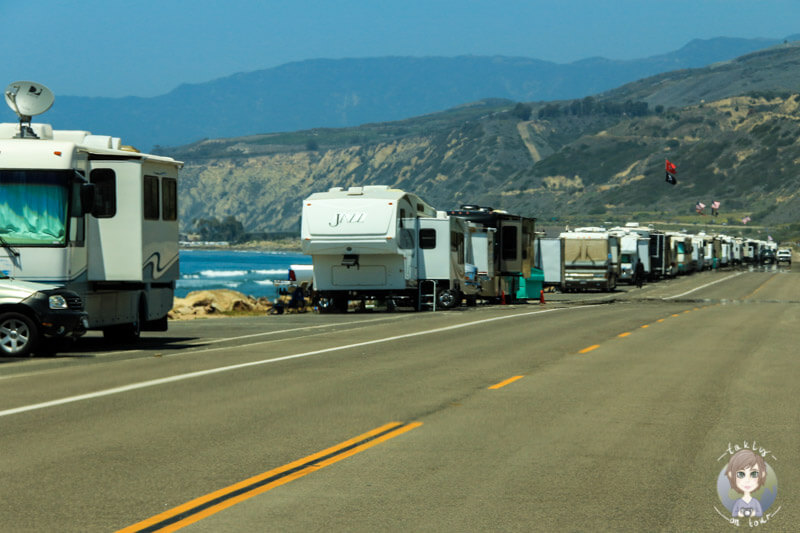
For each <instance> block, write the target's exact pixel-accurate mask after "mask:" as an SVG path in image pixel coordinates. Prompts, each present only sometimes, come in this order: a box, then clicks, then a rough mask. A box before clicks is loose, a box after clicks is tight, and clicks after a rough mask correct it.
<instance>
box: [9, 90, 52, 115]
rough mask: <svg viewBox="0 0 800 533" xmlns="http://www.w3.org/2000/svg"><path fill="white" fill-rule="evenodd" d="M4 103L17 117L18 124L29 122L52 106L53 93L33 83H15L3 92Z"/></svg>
mask: <svg viewBox="0 0 800 533" xmlns="http://www.w3.org/2000/svg"><path fill="white" fill-rule="evenodd" d="M5 96H6V103H7V104H8V107H10V108H11V109H12V110H13V111H14V112H15V113H16V114H17V116H19V120H20V122H30V121H31V117H32V116H34V115H41V114H42V113H44V112H45V111H47V110H48V109H50V107H51V106H52V105H53V102H54V101H55V99H56V97H55V96H54V95H53V91H51V90H50V89H48V88H47V87H45V86H44V85H42V84H41V83H36V82H33V81H15V82H13V83H10V84H9V85H8V87H6V90H5Z"/></svg>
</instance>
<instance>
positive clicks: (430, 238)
mask: <svg viewBox="0 0 800 533" xmlns="http://www.w3.org/2000/svg"><path fill="white" fill-rule="evenodd" d="M419 247H420V248H421V249H423V250H432V249H433V248H436V230H435V229H433V228H424V229H421V230H419Z"/></svg>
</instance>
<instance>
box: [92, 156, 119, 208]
mask: <svg viewBox="0 0 800 533" xmlns="http://www.w3.org/2000/svg"><path fill="white" fill-rule="evenodd" d="M89 181H90V182H91V183H94V187H95V192H96V194H95V199H94V207H93V208H92V215H94V216H95V217H97V218H111V217H113V216H114V215H116V214H117V184H116V181H117V176H116V174H115V173H114V171H113V170H111V169H110V168H96V169H94V170H92V172H91V173H90V174H89Z"/></svg>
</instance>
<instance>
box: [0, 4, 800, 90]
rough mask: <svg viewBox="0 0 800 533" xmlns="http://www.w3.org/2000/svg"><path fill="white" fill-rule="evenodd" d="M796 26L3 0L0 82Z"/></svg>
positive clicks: (564, 13)
mask: <svg viewBox="0 0 800 533" xmlns="http://www.w3.org/2000/svg"><path fill="white" fill-rule="evenodd" d="M796 33H800V1H798V0H549V1H540V0H528V1H524V0H397V1H395V0H328V1H325V0H280V1H276V0H213V1H210V0H159V1H154V0H128V1H125V2H122V1H118V0H80V1H68V0H61V1H58V0H38V1H27V0H0V45H2V48H1V49H2V60H0V74H2V77H0V86H5V85H6V84H7V83H10V82H11V81H16V80H26V79H27V80H35V81H39V82H41V83H44V84H45V85H47V86H49V87H50V88H51V89H52V90H53V91H54V92H55V93H56V96H58V95H59V94H61V95H77V96H114V97H118V96H126V95H135V96H155V95H159V94H164V93H167V92H169V91H170V90H172V89H173V88H175V87H177V86H178V85H180V84H181V83H199V82H204V81H209V80H212V79H216V78H220V77H224V76H228V75H230V74H234V73H236V72H247V71H254V70H260V69H264V68H270V67H275V66H278V65H281V64H284V63H288V62H291V61H300V60H304V59H313V58H322V57H324V58H334V59H335V58H345V57H376V56H385V55H397V56H456V55H464V54H472V55H506V56H524V57H534V58H538V59H545V60H550V61H554V62H557V63H568V62H571V61H575V60H578V59H583V58H586V57H592V56H603V57H607V58H610V59H632V58H637V57H647V56H651V55H656V54H661V53H665V52H669V51H672V50H676V49H678V48H680V47H682V46H683V45H685V44H686V43H687V42H689V41H690V40H692V39H695V38H701V39H708V38H712V37H720V36H725V37H744V38H756V37H764V38H773V39H779V38H784V37H786V36H788V35H792V34H796Z"/></svg>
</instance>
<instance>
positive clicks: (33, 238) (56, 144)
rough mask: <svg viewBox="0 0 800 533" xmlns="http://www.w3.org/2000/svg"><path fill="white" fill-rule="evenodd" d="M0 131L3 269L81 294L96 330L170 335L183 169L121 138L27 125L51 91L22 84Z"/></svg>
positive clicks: (14, 88) (11, 94)
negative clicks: (15, 119) (9, 120)
mask: <svg viewBox="0 0 800 533" xmlns="http://www.w3.org/2000/svg"><path fill="white" fill-rule="evenodd" d="M5 96H6V101H7V103H9V105H10V106H11V108H12V109H14V110H15V111H16V112H17V114H18V115H19V117H20V123H19V124H0V237H2V248H0V270H4V271H6V272H8V275H9V276H10V277H12V278H17V279H21V280H26V281H36V282H44V283H48V284H51V285H56V286H62V287H66V288H67V289H71V290H73V291H75V292H77V293H78V294H79V295H80V297H81V298H82V299H83V301H84V303H85V309H86V311H87V313H88V315H89V323H88V326H89V328H90V329H101V330H103V333H104V334H105V336H107V337H112V338H122V339H128V340H130V339H134V338H137V337H138V336H139V332H140V331H141V330H143V329H144V330H161V331H163V330H166V329H167V312H168V311H169V310H170V309H171V308H172V299H173V294H174V288H175V281H176V280H177V279H178V278H179V268H178V203H177V202H178V199H177V191H178V171H179V169H180V168H181V167H182V163H181V162H179V161H175V160H174V159H171V158H169V157H162V156H156V155H150V154H145V153H141V152H139V151H137V150H136V149H134V148H132V147H129V146H124V145H122V143H121V141H120V139H119V138H117V137H110V136H106V135H93V134H91V133H90V132H88V131H74V130H66V131H65V130H54V129H53V128H52V127H51V126H50V125H49V124H31V123H30V120H31V116H32V115H36V114H39V113H42V112H44V111H46V110H47V109H48V108H49V106H50V105H51V104H52V100H53V96H52V93H50V91H49V90H48V89H47V88H46V87H44V86H42V85H40V84H36V83H32V82H16V83H12V84H11V85H9V87H8V88H7V89H6V93H5Z"/></svg>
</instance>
